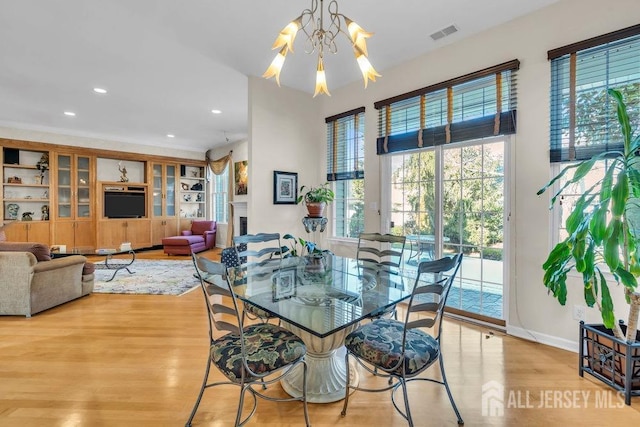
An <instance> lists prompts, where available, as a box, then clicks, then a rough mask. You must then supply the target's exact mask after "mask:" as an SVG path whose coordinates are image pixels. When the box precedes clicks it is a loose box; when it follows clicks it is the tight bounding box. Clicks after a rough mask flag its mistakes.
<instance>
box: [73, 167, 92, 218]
mask: <svg viewBox="0 0 640 427" xmlns="http://www.w3.org/2000/svg"><path fill="white" fill-rule="evenodd" d="M90 165H91V163H90V161H89V157H81V156H78V158H77V166H76V218H88V217H90V216H91V197H90V195H91V190H90V185H91V181H90Z"/></svg>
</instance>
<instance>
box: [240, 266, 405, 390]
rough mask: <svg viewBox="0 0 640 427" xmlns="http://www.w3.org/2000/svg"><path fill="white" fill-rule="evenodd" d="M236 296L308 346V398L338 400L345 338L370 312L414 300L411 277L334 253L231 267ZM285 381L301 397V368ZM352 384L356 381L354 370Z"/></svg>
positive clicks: (343, 371)
mask: <svg viewBox="0 0 640 427" xmlns="http://www.w3.org/2000/svg"><path fill="white" fill-rule="evenodd" d="M228 280H229V283H231V284H232V285H233V286H234V290H235V292H236V294H237V296H238V297H239V298H240V299H241V300H243V301H244V302H246V303H250V304H253V305H255V306H257V307H259V308H261V309H263V310H265V311H267V312H269V313H270V314H272V315H273V316H276V317H278V318H280V319H281V321H282V325H283V327H286V328H287V329H289V330H291V331H292V332H294V333H296V334H297V335H298V336H300V337H301V338H302V340H303V341H304V342H305V344H306V346H307V356H306V360H307V364H308V372H307V400H308V401H309V402H314V403H328V402H335V401H338V400H341V399H343V398H344V395H345V382H346V381H345V380H346V367H345V359H344V354H345V349H344V345H343V343H344V339H345V337H346V336H347V335H348V334H349V333H351V332H352V331H353V330H355V329H356V328H357V327H358V324H359V322H360V321H363V320H365V319H367V318H368V317H369V316H370V315H371V314H374V313H376V312H378V311H381V310H383V309H385V308H388V307H390V306H393V305H394V304H397V303H399V302H401V301H403V300H404V299H406V298H408V297H409V296H410V291H411V288H412V286H413V279H411V278H409V277H406V276H403V274H402V272H399V273H389V272H385V271H384V270H381V269H380V268H379V267H378V265H377V264H374V263H368V262H362V261H357V260H355V259H350V258H343V257H339V256H335V255H331V254H324V255H323V256H320V257H290V258H284V259H282V260H268V261H265V262H261V263H253V264H245V265H242V266H239V267H234V268H230V269H228ZM294 369H296V370H297V371H296V372H292V373H291V374H290V375H288V376H287V377H286V379H284V380H282V382H281V384H282V387H283V388H284V390H285V391H286V392H287V393H288V394H290V395H292V396H300V395H301V394H302V366H297V367H296V368H294ZM350 372H351V373H352V377H351V378H350V383H352V384H356V383H357V382H358V378H357V370H355V369H351V370H350Z"/></svg>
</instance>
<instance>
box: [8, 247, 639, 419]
mask: <svg viewBox="0 0 640 427" xmlns="http://www.w3.org/2000/svg"><path fill="white" fill-rule="evenodd" d="M217 256H218V252H214V253H212V254H211V257H212V258H214V259H215V258H216V257H217ZM139 257H140V258H167V257H166V256H165V255H162V254H161V253H159V252H157V251H155V252H150V253H146V254H140V255H139ZM170 258H179V259H186V257H170ZM541 315H542V314H541ZM576 333H577V327H576ZM443 355H444V361H445V366H446V369H447V374H448V378H449V381H450V384H451V388H452V391H453V394H454V397H455V398H456V401H457V403H458V407H459V409H460V411H461V413H462V416H463V418H464V420H465V424H466V425H467V426H485V425H490V426H514V425H523V426H575V425H587V424H588V425H619V426H628V425H629V426H630V425H638V424H639V423H640V413H639V410H640V398H634V399H633V405H632V406H630V407H629V406H624V405H622V407H618V404H619V400H618V399H617V397H616V395H615V394H614V393H610V396H611V397H612V401H611V402H608V401H607V402H605V403H606V405H605V406H609V408H602V406H603V401H602V400H599V399H601V398H602V397H607V396H608V395H609V389H608V388H606V387H604V386H602V385H601V384H600V383H598V382H596V381H594V380H592V379H587V378H586V377H585V378H580V377H579V376H578V372H577V355H576V354H573V353H569V352H566V351H563V350H558V349H555V348H552V347H548V346H544V345H540V344H536V343H533V342H528V341H524V340H521V339H517V338H513V337H509V336H505V335H503V334H502V333H499V332H495V331H494V332H493V334H490V331H489V330H488V329H486V328H483V327H478V326H475V325H472V324H468V323H464V322H459V321H455V320H450V319H446V320H445V331H444V336H443ZM206 360H207V324H206V313H205V307H204V303H203V301H202V295H201V293H200V292H199V291H194V292H190V293H188V294H186V295H184V296H180V297H176V296H161V295H105V294H92V295H90V296H88V297H84V298H81V299H79V300H76V301H73V302H71V303H68V304H64V305H62V306H59V307H56V308H54V309H51V310H47V311H45V312H43V313H40V314H37V315H35V316H34V317H32V318H24V317H17V316H2V317H0V426H20V427H22V426H38V427H40V426H61V427H72V426H156V427H157V426H181V425H184V423H185V421H186V420H187V418H188V416H189V413H190V411H191V408H192V405H193V403H194V400H195V398H196V394H197V392H198V390H199V387H200V383H201V381H202V375H203V373H204V368H205V363H206ZM428 372H431V373H435V372H437V367H432V368H430V370H429V371H428ZM214 375H216V376H217V377H218V378H220V379H222V376H221V375H220V374H219V373H218V372H217V371H216V372H215V373H214ZM361 378H362V380H363V381H367V382H373V381H375V379H373V378H371V376H369V375H366V374H362V375H361ZM489 381H496V382H497V383H498V384H500V385H503V386H504V389H505V401H504V402H503V403H504V406H505V409H504V414H503V415H502V416H493V417H489V416H483V414H482V409H483V408H482V406H483V405H482V403H483V401H482V396H483V392H482V387H483V384H485V383H487V382H489ZM271 392H274V393H280V392H281V391H280V390H279V387H272V390H271ZM409 392H410V395H411V404H412V411H413V414H414V419H415V420H416V425H417V426H441V425H456V418H455V415H454V413H453V411H452V409H451V407H450V405H449V402H448V399H447V396H446V393H445V391H444V388H442V387H441V386H438V385H435V384H431V383H422V384H414V385H412V386H411V387H410V390H409ZM585 394H588V398H587V399H586V400H583V396H584V395H585ZM527 395H528V400H527ZM558 398H559V399H558ZM237 399H238V392H237V388H234V387H225V388H220V387H218V388H214V389H209V390H207V391H206V392H205V396H204V399H203V401H202V404H201V406H200V410H199V412H198V414H197V415H196V418H195V420H194V425H198V426H228V425H232V423H233V420H234V416H235V415H234V414H235V407H236V403H237ZM541 399H542V400H541ZM540 405H542V407H539V406H540ZM598 406H600V407H598ZM341 409H342V402H336V403H332V404H310V406H309V412H310V417H311V423H312V425H313V426H316V427H328V426H332V427H335V426H405V425H406V422H405V421H404V420H403V419H402V418H401V417H400V416H399V415H398V414H397V413H396V412H395V410H394V409H393V406H392V404H391V400H390V397H389V394H388V393H362V392H356V393H355V394H354V395H353V397H352V398H351V399H350V403H349V412H348V413H347V416H346V417H344V418H342V417H340V411H341ZM249 425H253V426H294V425H295V426H299V425H304V418H303V412H302V407H301V405H300V403H299V402H294V403H272V402H267V401H259V402H258V410H257V413H256V414H255V415H254V417H253V419H252V420H251V421H250V423H249Z"/></svg>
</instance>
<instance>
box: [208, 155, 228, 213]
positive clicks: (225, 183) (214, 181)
mask: <svg viewBox="0 0 640 427" xmlns="http://www.w3.org/2000/svg"><path fill="white" fill-rule="evenodd" d="M230 165H231V163H230V162H229V163H227V165H226V166H225V170H224V172H223V173H221V174H220V175H216V174H214V173H211V172H210V173H211V187H210V188H211V194H210V197H211V199H210V200H211V218H212V219H213V220H214V221H216V223H218V224H228V223H229V179H230V178H229V171H230V169H231V167H230ZM220 180H223V182H222V183H220V184H221V185H220V188H222V191H216V188H217V187H218V182H219V181H220ZM224 180H226V181H224ZM218 194H220V195H222V196H223V203H222V206H221V207H220V209H221V210H220V212H222V217H223V218H224V221H218V219H217V218H218V211H217V204H216V196H217V195H218Z"/></svg>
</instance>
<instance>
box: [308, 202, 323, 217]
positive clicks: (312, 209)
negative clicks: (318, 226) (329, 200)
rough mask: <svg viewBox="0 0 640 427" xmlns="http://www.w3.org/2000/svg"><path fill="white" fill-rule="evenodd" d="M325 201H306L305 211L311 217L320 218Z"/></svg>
mask: <svg viewBox="0 0 640 427" xmlns="http://www.w3.org/2000/svg"><path fill="white" fill-rule="evenodd" d="M326 206H327V204H326V203H325V202H319V203H317V202H307V212H309V216H310V217H311V218H322V217H323V216H324V208H325V207H326Z"/></svg>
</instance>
